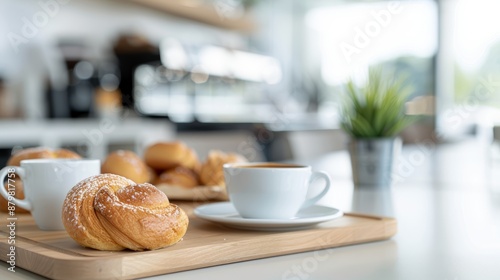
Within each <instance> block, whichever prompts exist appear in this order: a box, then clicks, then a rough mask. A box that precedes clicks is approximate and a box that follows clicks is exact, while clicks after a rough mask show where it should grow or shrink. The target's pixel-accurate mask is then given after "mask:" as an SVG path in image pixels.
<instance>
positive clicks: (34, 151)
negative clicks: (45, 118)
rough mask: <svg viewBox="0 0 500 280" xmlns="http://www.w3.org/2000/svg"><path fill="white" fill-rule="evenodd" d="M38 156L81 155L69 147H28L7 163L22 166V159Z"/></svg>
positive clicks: (63, 156) (74, 156) (69, 156)
mask: <svg viewBox="0 0 500 280" xmlns="http://www.w3.org/2000/svg"><path fill="white" fill-rule="evenodd" d="M38 158H74V159H78V158H81V156H80V155H79V154H77V153H75V152H73V151H70V150H67V149H58V150H52V149H49V148H43V147H38V148H28V149H24V150H20V151H18V152H16V153H15V154H13V155H12V156H11V157H10V158H9V160H8V161H7V165H13V166H20V165H21V160H25V159H38Z"/></svg>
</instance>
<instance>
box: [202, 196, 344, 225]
mask: <svg viewBox="0 0 500 280" xmlns="http://www.w3.org/2000/svg"><path fill="white" fill-rule="evenodd" d="M194 214H195V215H196V216H197V217H199V218H202V219H205V220H207V221H211V222H216V223H220V224H223V225H225V226H228V227H232V228H239V229H250V230H267V231H278V230H296V229H303V228H307V227H311V226H313V225H316V224H318V223H322V222H326V221H329V220H333V219H335V218H339V217H342V215H343V214H344V213H342V211H340V210H338V209H335V208H330V207H326V206H320V205H313V206H311V207H308V208H306V209H302V210H300V211H299V213H297V215H296V216H295V217H293V218H291V219H245V218H242V217H241V216H240V215H239V214H238V212H236V209H235V208H234V206H233V204H231V202H218V203H211V204H206V205H202V206H198V207H197V208H196V209H194Z"/></svg>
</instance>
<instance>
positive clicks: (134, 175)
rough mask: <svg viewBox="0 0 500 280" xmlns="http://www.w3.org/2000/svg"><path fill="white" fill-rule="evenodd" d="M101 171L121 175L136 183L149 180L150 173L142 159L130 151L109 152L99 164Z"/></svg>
mask: <svg viewBox="0 0 500 280" xmlns="http://www.w3.org/2000/svg"><path fill="white" fill-rule="evenodd" d="M101 173H111V174H116V175H120V176H123V177H125V178H128V179H130V180H132V181H134V182H135V183H137V184H141V183H146V182H149V180H150V177H151V174H150V172H149V170H148V167H147V166H146V164H145V163H144V161H143V160H142V159H141V158H140V157H139V156H138V155H136V154H135V153H134V152H132V151H123V150H119V151H116V152H112V153H110V154H109V155H108V156H107V157H106V159H105V160H104V162H103V164H102V166H101Z"/></svg>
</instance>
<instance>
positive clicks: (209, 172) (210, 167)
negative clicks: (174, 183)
mask: <svg viewBox="0 0 500 280" xmlns="http://www.w3.org/2000/svg"><path fill="white" fill-rule="evenodd" d="M233 162H234V163H236V162H247V159H246V158H245V157H244V156H242V155H239V154H236V153H224V152H222V151H217V150H213V151H210V152H209V154H208V157H207V159H206V160H205V162H203V164H202V166H201V170H200V181H201V183H202V184H203V185H207V186H225V185H226V184H225V181H224V170H223V167H222V166H223V165H224V164H226V163H233Z"/></svg>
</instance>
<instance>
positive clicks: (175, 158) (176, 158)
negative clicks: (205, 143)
mask: <svg viewBox="0 0 500 280" xmlns="http://www.w3.org/2000/svg"><path fill="white" fill-rule="evenodd" d="M144 159H145V161H146V164H147V165H148V166H150V167H151V168H153V169H155V170H159V171H163V170H167V169H172V168H174V167H177V166H183V167H186V168H189V169H192V170H197V169H199V165H200V162H199V160H198V156H197V154H196V152H195V151H194V150H193V149H191V148H189V147H188V146H186V144H184V143H182V142H179V141H175V142H159V143H156V144H154V145H151V146H149V147H147V148H146V151H145V155H144Z"/></svg>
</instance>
